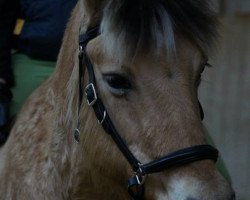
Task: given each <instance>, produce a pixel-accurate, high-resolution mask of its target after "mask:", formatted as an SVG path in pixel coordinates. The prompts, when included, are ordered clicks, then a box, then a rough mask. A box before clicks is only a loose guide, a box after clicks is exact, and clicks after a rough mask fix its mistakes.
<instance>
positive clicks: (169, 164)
mask: <svg viewBox="0 0 250 200" xmlns="http://www.w3.org/2000/svg"><path fill="white" fill-rule="evenodd" d="M99 34H100V33H99V26H96V27H94V28H91V29H89V30H88V31H87V32H86V33H85V34H82V35H80V41H79V45H80V46H79V49H80V53H79V109H78V112H80V107H81V104H82V99H83V93H84V92H83V88H82V84H83V81H82V79H83V65H84V64H85V66H86V68H87V71H88V76H89V83H88V85H87V86H86V88H85V95H86V99H87V103H88V105H89V106H92V108H93V110H94V112H95V115H96V118H97V120H98V122H99V123H100V124H101V125H102V127H103V129H104V130H105V132H106V133H108V134H109V135H110V136H111V137H112V139H113V141H114V142H115V144H116V146H117V147H118V148H119V150H120V151H121V153H122V154H123V155H124V157H125V158H126V159H127V161H128V162H129V164H130V166H131V167H132V169H133V171H134V176H132V177H131V178H130V179H129V180H128V192H129V194H130V195H131V197H132V198H133V199H134V200H143V199H144V190H145V188H144V182H145V179H146V175H148V174H152V173H157V172H161V171H163V170H167V169H169V168H173V167H178V166H181V165H185V164H188V163H192V162H195V161H199V160H206V159H209V160H213V161H215V162H216V161H217V158H218V150H217V149H215V148H214V147H212V146H210V145H198V146H193V147H189V148H185V149H181V150H178V151H176V152H173V153H171V154H168V155H166V156H164V157H162V158H159V159H157V160H154V161H152V162H149V163H146V164H142V163H141V162H140V161H139V160H137V158H136V157H135V156H134V155H133V153H132V152H131V151H130V150H129V148H128V146H127V145H126V143H125V141H124V140H123V138H122V137H121V136H120V134H119V133H118V132H117V130H116V128H115V126H114V124H113V122H112V120H111V118H110V117H109V115H108V112H107V110H106V108H105V106H104V105H103V103H102V100H101V99H100V98H99V97H98V93H97V90H96V79H95V73H94V68H93V65H92V63H91V61H90V58H89V56H88V54H87V52H86V46H87V44H88V42H89V41H90V40H91V39H93V38H95V37H97V36H98V35H99ZM78 120H79V119H78ZM79 134H80V131H79V122H78V125H77V128H76V130H75V139H76V141H78V142H79V138H80V137H79Z"/></svg>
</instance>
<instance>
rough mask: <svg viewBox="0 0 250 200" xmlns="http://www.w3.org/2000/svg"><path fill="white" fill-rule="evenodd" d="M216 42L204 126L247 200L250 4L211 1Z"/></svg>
mask: <svg viewBox="0 0 250 200" xmlns="http://www.w3.org/2000/svg"><path fill="white" fill-rule="evenodd" d="M214 3H215V5H216V10H217V12H218V15H219V18H220V22H221V25H220V31H219V32H220V39H219V41H218V43H217V45H216V47H215V49H217V50H216V51H215V53H213V54H212V57H211V59H210V63H211V64H212V65H213V67H212V68H207V69H206V70H205V72H204V74H203V77H202V79H203V81H202V84H201V87H200V91H199V95H200V101H201V104H202V105H203V109H204V112H205V120H204V124H205V126H206V128H207V129H208V131H209V134H210V136H211V137H212V139H213V141H214V143H215V146H216V147H217V148H218V149H219V151H220V154H221V157H222V159H223V161H224V163H225V165H226V167H227V169H228V172H229V174H230V176H231V180H232V184H233V187H234V189H235V191H236V195H237V200H249V199H250V0H237V1H236V0H214Z"/></svg>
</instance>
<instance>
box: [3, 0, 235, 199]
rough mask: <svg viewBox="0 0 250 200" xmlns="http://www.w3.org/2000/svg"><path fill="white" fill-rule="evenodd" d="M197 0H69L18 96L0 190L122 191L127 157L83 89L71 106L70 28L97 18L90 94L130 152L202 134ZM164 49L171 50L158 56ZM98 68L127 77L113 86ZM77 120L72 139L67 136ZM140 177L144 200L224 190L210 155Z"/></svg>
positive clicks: (6, 193)
mask: <svg viewBox="0 0 250 200" xmlns="http://www.w3.org/2000/svg"><path fill="white" fill-rule="evenodd" d="M206 2H207V1H201V0H166V1H157V0H151V1H150V0H141V1H139V0H136V1H132V0H126V1H125V0H111V1H101V0H79V1H78V4H77V6H76V8H75V10H74V12H73V15H72V17H71V19H70V22H69V24H68V26H67V30H66V32H65V36H64V41H63V45H62V48H61V51H60V55H59V58H58V62H57V67H56V69H55V72H54V74H53V75H52V76H51V77H50V78H49V79H48V80H47V81H46V82H44V83H43V84H42V85H41V86H40V87H39V88H38V89H37V90H36V91H35V92H34V93H33V94H32V96H31V97H30V98H29V99H28V101H27V102H26V104H25V105H24V107H23V108H22V111H21V113H20V114H19V116H18V118H17V121H16V124H15V125H14V127H13V130H12V131H11V134H10V137H9V139H8V141H7V142H6V144H5V145H4V146H3V148H2V149H1V151H0V154H1V155H0V159H1V160H0V163H1V165H0V200H33V199H36V200H44V199H46V200H90V199H91V200H114V199H115V200H126V199H130V197H129V195H128V193H127V184H126V183H127V180H128V178H129V177H131V176H132V175H133V171H132V169H131V167H130V166H129V164H128V162H127V161H126V160H125V158H124V157H123V156H122V154H121V152H120V151H119V150H118V148H117V147H116V145H115V144H114V142H113V141H112V139H111V137H110V136H109V135H108V134H106V133H105V132H104V130H103V128H102V127H101V126H100V125H99V124H98V122H97V120H96V117H95V114H94V112H93V110H92V108H91V107H89V106H88V105H87V103H86V99H85V98H84V100H83V103H82V105H81V109H80V111H79V110H78V106H77V105H78V97H79V94H78V92H79V91H78V83H79V77H78V76H79V74H78V72H79V69H78V53H79V47H78V42H79V41H78V40H79V34H80V33H82V32H85V31H86V30H87V29H88V28H89V27H92V26H94V25H97V24H100V23H102V31H103V32H102V34H101V35H100V36H99V37H97V38H95V39H93V40H92V41H90V42H89V44H88V45H87V52H88V55H89V56H90V59H91V61H92V63H93V65H94V70H95V75H96V78H97V79H96V80H97V91H98V95H99V96H100V97H101V98H102V100H103V102H104V104H105V106H106V108H107V111H108V113H109V115H110V117H111V119H112V121H113V123H114V124H115V126H116V128H117V130H118V132H119V133H120V134H121V136H122V137H123V138H124V140H125V141H126V143H127V144H128V146H129V148H130V149H131V151H132V152H133V153H134V155H135V156H136V157H137V158H138V159H139V160H140V161H142V162H146V161H149V160H153V159H155V158H158V157H160V156H163V155H166V154H168V153H170V152H172V151H175V150H178V149H181V148H185V147H188V146H192V145H198V144H204V143H205V140H204V136H203V131H202V123H201V121H200V116H199V106H198V99H197V83H198V81H199V76H200V71H201V69H202V66H203V65H204V62H206V60H204V56H203V52H201V49H203V48H206V46H207V45H206V44H205V40H207V41H206V43H207V44H208V43H209V42H210V41H211V40H210V39H211V37H212V35H213V33H214V32H215V31H213V30H214V29H213V25H214V23H213V21H214V18H213V17H212V13H211V12H210V11H209V9H208V6H207V5H208V3H206ZM116 38H118V39H119V40H116ZM113 40H114V41H113ZM122 44H124V45H125V46H124V47H123V46H121V45H122ZM133 44H134V45H133ZM127 46H130V48H128V49H127V48H125V47H127ZM132 47H133V48H132ZM153 47H154V48H153ZM123 48H124V49H127V50H126V51H125V52H124V51H123V50H122V49H123ZM142 48H143V49H145V50H150V52H151V55H150V56H148V54H147V52H146V53H144V51H142ZM155 48H157V50H156V49H155ZM133 49H134V50H133ZM155 50H156V51H155ZM169 50H174V51H175V54H176V57H177V58H178V59H177V60H171V59H169V57H168V56H166V55H167V53H168V51H169ZM133 51H134V52H135V51H136V54H137V55H139V54H140V55H139V56H138V57H134V55H133V56H131V60H134V62H129V64H128V63H124V62H123V61H122V59H120V58H119V57H116V55H119V54H120V56H121V57H123V55H122V54H123V53H124V54H125V56H126V57H127V58H128V57H129V55H130V54H131V52H133ZM111 53H112V55H110V54H111ZM82 67H83V70H85V66H82ZM107 73H109V74H114V73H115V74H119V75H122V76H124V77H125V78H127V79H128V80H129V81H131V85H133V87H132V88H131V89H130V90H129V92H128V93H126V94H124V95H121V94H120V93H119V92H118V93H117V89H116V88H111V86H110V85H109V84H108V82H107V80H105V78H104V75H105V74H107ZM84 74H85V75H84V77H83V79H84V85H86V83H87V73H86V72H85V73H84ZM78 113H79V114H78ZM78 120H79V122H80V132H81V140H80V143H79V144H78V143H76V142H75V141H74V137H73V134H74V129H75V128H76V126H77V122H78ZM145 184H146V191H145V199H146V200H183V199H204V200H229V199H230V200H231V197H232V196H231V195H232V190H231V187H230V186H229V184H228V183H227V182H226V181H225V180H224V179H223V178H222V177H221V175H219V173H218V172H217V171H216V169H215V167H214V163H212V162H211V161H205V160H204V161H201V162H196V163H192V164H190V165H186V166H182V167H179V168H176V169H171V170H166V171H164V172H162V173H158V174H154V175H152V176H148V178H147V181H146V183H145Z"/></svg>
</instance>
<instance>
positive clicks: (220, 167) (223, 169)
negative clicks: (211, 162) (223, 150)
mask: <svg viewBox="0 0 250 200" xmlns="http://www.w3.org/2000/svg"><path fill="white" fill-rule="evenodd" d="M203 130H204V132H205V136H206V139H207V142H208V143H209V144H210V145H212V146H215V145H214V142H213V139H212V137H211V136H210V135H209V133H208V131H207V129H206V128H205V126H203ZM216 168H217V169H218V171H219V172H220V173H221V175H222V176H223V177H224V178H225V179H226V180H227V181H228V182H231V177H230V175H229V172H228V170H227V168H226V165H225V163H224V161H223V159H222V158H221V156H220V155H219V159H218V161H217V163H216Z"/></svg>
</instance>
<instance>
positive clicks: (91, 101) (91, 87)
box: [85, 83, 97, 106]
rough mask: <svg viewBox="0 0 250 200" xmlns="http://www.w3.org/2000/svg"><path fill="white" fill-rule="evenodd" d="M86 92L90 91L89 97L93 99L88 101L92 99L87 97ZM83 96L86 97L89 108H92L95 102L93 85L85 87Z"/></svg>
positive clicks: (95, 96)
mask: <svg viewBox="0 0 250 200" xmlns="http://www.w3.org/2000/svg"><path fill="white" fill-rule="evenodd" d="M87 91H91V95H92V97H93V99H90V98H92V97H90V96H89V93H88V92H87ZM85 94H86V97H87V102H88V105H89V106H93V105H94V104H95V102H96V101H97V95H96V90H95V86H94V84H93V83H90V84H88V85H87V86H86V88H85Z"/></svg>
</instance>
